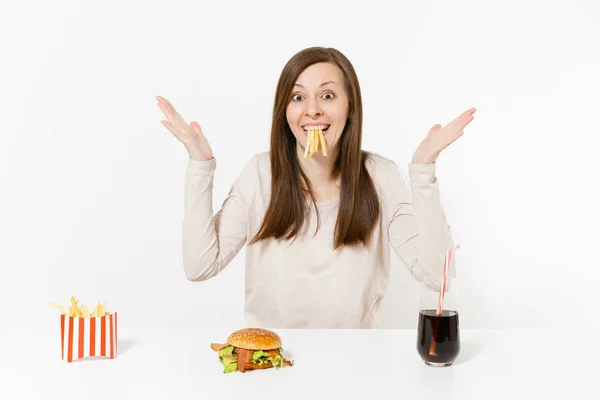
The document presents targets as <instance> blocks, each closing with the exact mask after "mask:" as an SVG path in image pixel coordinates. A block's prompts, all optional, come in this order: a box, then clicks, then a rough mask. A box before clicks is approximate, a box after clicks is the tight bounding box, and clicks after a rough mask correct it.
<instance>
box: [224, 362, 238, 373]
mask: <svg viewBox="0 0 600 400" xmlns="http://www.w3.org/2000/svg"><path fill="white" fill-rule="evenodd" d="M235 371H237V362H232V363H231V364H229V365H228V366H226V367H225V369H224V370H223V373H224V374H228V373H230V372H235Z"/></svg>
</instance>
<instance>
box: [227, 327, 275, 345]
mask: <svg viewBox="0 0 600 400" xmlns="http://www.w3.org/2000/svg"><path fill="white" fill-rule="evenodd" d="M227 343H228V344H230V345H232V346H235V347H239V348H242V349H247V350H274V349H278V348H280V347H281V338H280V337H279V336H278V335H277V334H276V333H275V332H272V331H269V330H267V329H260V328H246V329H240V330H237V331H235V332H233V333H232V334H231V335H229V337H228V338H227Z"/></svg>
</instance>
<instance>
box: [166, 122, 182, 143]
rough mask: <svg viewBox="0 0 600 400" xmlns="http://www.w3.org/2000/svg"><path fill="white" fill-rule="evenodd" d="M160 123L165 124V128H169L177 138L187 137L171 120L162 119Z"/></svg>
mask: <svg viewBox="0 0 600 400" xmlns="http://www.w3.org/2000/svg"><path fill="white" fill-rule="evenodd" d="M160 123H161V124H163V126H164V127H165V128H167V129H168V130H169V132H171V133H172V134H173V135H174V136H175V137H176V138H177V139H179V140H181V141H184V139H185V138H184V136H183V134H181V133H179V131H178V130H177V129H175V127H174V126H173V124H171V123H170V122H169V121H165V120H162V121H160Z"/></svg>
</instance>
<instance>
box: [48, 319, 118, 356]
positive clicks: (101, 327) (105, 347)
mask: <svg viewBox="0 0 600 400" xmlns="http://www.w3.org/2000/svg"><path fill="white" fill-rule="evenodd" d="M60 337H61V352H62V359H63V360H65V361H66V362H71V361H74V360H77V359H80V358H84V357H91V356H102V357H108V358H115V357H117V349H118V346H117V343H118V340H117V313H116V312H113V313H111V314H109V315H105V316H104V317H88V318H79V317H70V316H68V315H65V314H61V316H60Z"/></svg>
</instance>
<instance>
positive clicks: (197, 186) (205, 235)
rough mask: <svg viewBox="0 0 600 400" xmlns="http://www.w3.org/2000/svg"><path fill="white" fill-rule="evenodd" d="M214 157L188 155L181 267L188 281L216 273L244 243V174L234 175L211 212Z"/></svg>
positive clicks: (245, 215)
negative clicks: (204, 159) (226, 191)
mask: <svg viewBox="0 0 600 400" xmlns="http://www.w3.org/2000/svg"><path fill="white" fill-rule="evenodd" d="M215 169H216V159H214V158H213V159H212V160H209V161H198V160H194V159H192V158H190V159H189V162H188V166H187V171H186V178H185V199H184V218H183V238H182V239H183V243H182V244H183V246H182V247H183V268H184V271H185V275H186V276H187V278H188V279H189V280H191V281H204V280H206V279H209V278H212V277H214V276H216V275H218V274H219V273H220V272H221V271H222V270H223V269H224V268H225V267H226V266H227V265H228V264H229V262H230V261H231V260H232V259H233V258H234V257H235V256H236V254H238V253H239V251H240V250H241V248H242V247H243V246H244V244H245V243H246V239H247V231H248V223H247V214H246V210H247V207H246V201H245V198H247V197H246V196H247V193H245V190H246V189H245V188H246V187H247V186H246V184H245V182H247V179H246V180H245V179H244V177H245V176H244V174H247V172H248V168H247V166H246V168H244V171H242V173H241V174H240V176H239V177H238V178H237V179H236V181H235V183H234V185H233V186H232V188H231V190H230V192H229V194H228V196H227V198H226V199H225V200H224V202H223V204H222V207H221V209H220V210H219V211H218V212H217V213H216V214H214V213H213V180H214V172H215Z"/></svg>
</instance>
